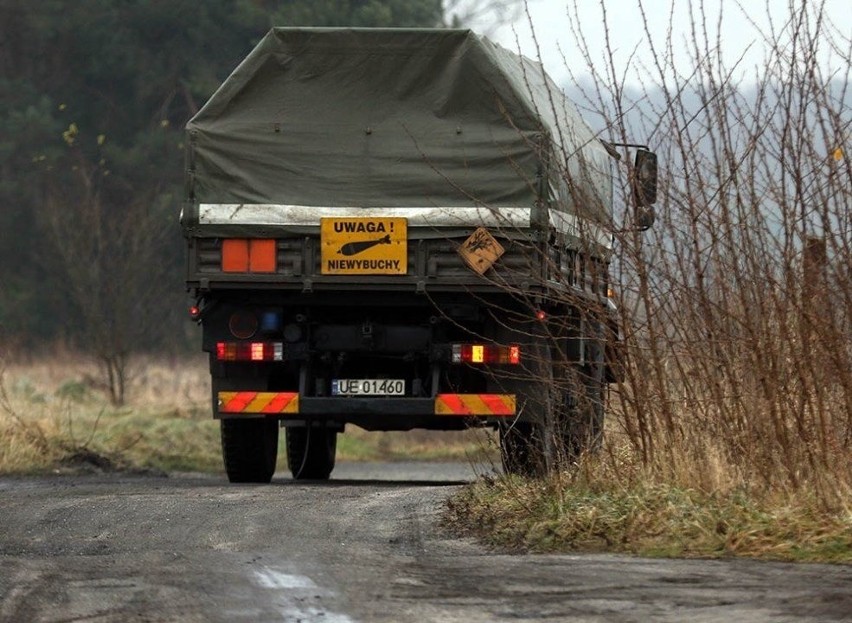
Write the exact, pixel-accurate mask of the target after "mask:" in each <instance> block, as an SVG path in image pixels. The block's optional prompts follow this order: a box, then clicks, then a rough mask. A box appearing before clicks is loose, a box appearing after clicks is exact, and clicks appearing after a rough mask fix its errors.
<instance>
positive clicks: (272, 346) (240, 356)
mask: <svg viewBox="0 0 852 623" xmlns="http://www.w3.org/2000/svg"><path fill="white" fill-rule="evenodd" d="M216 359H218V360H219V361H284V343H283V342H217V343H216Z"/></svg>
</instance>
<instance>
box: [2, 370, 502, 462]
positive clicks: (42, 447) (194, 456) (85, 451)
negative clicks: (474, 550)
mask: <svg viewBox="0 0 852 623" xmlns="http://www.w3.org/2000/svg"><path fill="white" fill-rule="evenodd" d="M98 378H99V373H98V369H97V367H96V366H95V365H94V364H92V363H91V362H88V361H87V360H85V359H83V358H81V357H80V356H78V355H76V354H73V353H60V355H59V356H58V357H57V358H55V359H49V360H48V359H43V360H32V361H20V362H16V363H11V362H8V361H7V362H6V364H5V367H3V366H2V365H0V439H2V443H0V473H51V472H54V473H55V472H60V473H61V472H66V471H75V472H79V471H86V470H130V471H134V470H135V471H138V470H148V471H155V472H208V473H217V474H221V473H223V471H224V470H223V467H222V457H221V449H220V441H219V424H218V422H216V421H215V420H213V418H212V417H211V415H210V398H209V391H210V381H209V378H208V376H207V364H206V360H205V359H204V358H203V357H200V356H198V357H185V358H181V359H167V358H153V359H152V358H138V359H137V360H135V361H134V362H133V368H132V373H131V378H130V386H129V392H128V401H127V404H126V405H125V406H124V407H120V408H115V407H113V406H111V405H110V403H109V400H108V398H107V395H106V394H105V393H104V392H103V391H102V389H101V388H100V386H99V384H98V382H97V379H98ZM280 439H281V440H280V445H279V453H278V456H279V460H278V470H279V471H286V449H285V443H284V435H283V432H282V435H281V438H280ZM495 448H496V445H495V444H494V443H493V441H492V440H490V437H489V434H488V433H487V432H485V431H480V430H475V431H465V432H462V433H442V432H431V431H411V432H404V433H403V432H400V433H378V432H376V433H370V432H367V431H364V430H361V429H359V428H357V427H349V428H348V429H347V431H346V433H345V434H343V435H341V436H340V437H339V439H338V454H337V456H338V460H341V461H401V460H416V461H438V460H460V461H483V460H493V459H494V456H495V453H496V450H495Z"/></svg>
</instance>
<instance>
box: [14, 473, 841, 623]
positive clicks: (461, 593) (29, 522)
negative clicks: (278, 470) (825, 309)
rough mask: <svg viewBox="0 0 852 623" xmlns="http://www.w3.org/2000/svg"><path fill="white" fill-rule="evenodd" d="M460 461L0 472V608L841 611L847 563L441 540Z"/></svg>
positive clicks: (127, 612)
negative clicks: (561, 550)
mask: <svg viewBox="0 0 852 623" xmlns="http://www.w3.org/2000/svg"><path fill="white" fill-rule="evenodd" d="M471 477H472V471H471V467H469V466H467V465H461V464H389V465H378V464H367V465H357V464H342V465H340V466H339V468H338V469H337V470H336V471H335V473H334V478H335V479H334V480H332V481H331V482H329V483H320V484H310V483H309V484H305V483H295V482H293V481H291V480H289V479H288V478H286V477H285V476H284V475H281V476H279V477H277V478H276V479H275V480H274V481H273V484H272V485H270V486H245V485H240V486H234V485H228V484H227V483H226V482H224V480H223V479H221V478H215V477H206V476H192V475H178V476H172V477H169V478H164V477H154V476H127V475H97V476H56V477H39V478H2V479H0V620H2V621H14V622H30V621H52V622H59V621H62V622H71V621H87V622H107V621H110V622H111V621H137V622H148V621H152V622H153V621H174V622H178V621H181V622H186V621H190V622H191V621H228V622H232V621H287V622H290V623H295V622H297V621H301V622H303V623H308V622H314V621H318V622H324V623H350V622H356V621H363V622H368V621H382V622H385V621H387V622H394V623H405V622H409V621H411V622H414V621H416V622H418V623H421V622H428V621H441V622H444V621H446V622H455V621H457V622H465V623H476V622H480V621H514V622H523V621H537V622H540V621H580V622H587V621H588V622H591V621H595V622H597V621H616V622H627V621H673V622H674V621H677V622H681V621H688V622H690V623H699V622H703V621H725V622H729V621H730V622H753V621H772V622H785V621H852V567H848V566H829V565H788V564H776V563H761V562H750V561H735V560H726V561H683V560H648V559H639V558H630V557H624V556H610V555H582V556H563V555H558V556H522V555H507V554H501V553H496V552H492V551H488V550H486V549H483V548H482V547H480V546H478V545H477V544H475V543H474V542H472V541H470V540H466V539H461V540H459V539H455V538H453V537H452V536H451V535H448V534H447V533H445V532H443V531H442V530H441V528H440V527H439V526H438V525H437V518H438V513H439V509H440V508H441V505H442V503H443V501H444V500H445V499H446V497H447V496H448V495H450V494H451V493H452V492H453V491H454V490H455V489H456V487H457V486H458V484H459V483H461V482H463V481H465V480H468V479H470V478H471Z"/></svg>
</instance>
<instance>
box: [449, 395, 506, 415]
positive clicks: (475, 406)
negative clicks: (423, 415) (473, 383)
mask: <svg viewBox="0 0 852 623" xmlns="http://www.w3.org/2000/svg"><path fill="white" fill-rule="evenodd" d="M435 414H436V415H461V416H465V415H492V416H503V417H506V416H512V415H515V396H514V394H438V396H437V398H435Z"/></svg>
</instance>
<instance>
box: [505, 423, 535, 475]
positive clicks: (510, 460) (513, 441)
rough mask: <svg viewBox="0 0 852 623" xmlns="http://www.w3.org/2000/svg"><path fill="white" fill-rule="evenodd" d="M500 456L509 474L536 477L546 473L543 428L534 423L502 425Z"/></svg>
mask: <svg viewBox="0 0 852 623" xmlns="http://www.w3.org/2000/svg"><path fill="white" fill-rule="evenodd" d="M499 433H500V455H501V458H502V463H503V471H504V472H506V473H507V474H517V475H519V476H527V477H534V476H540V475H542V474H544V473H545V471H546V465H545V455H544V450H543V447H544V446H543V443H542V442H543V438H542V435H541V427H540V426H536V425H535V424H533V423H532V422H508V423H507V422H504V423H501V424H500V429H499Z"/></svg>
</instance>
